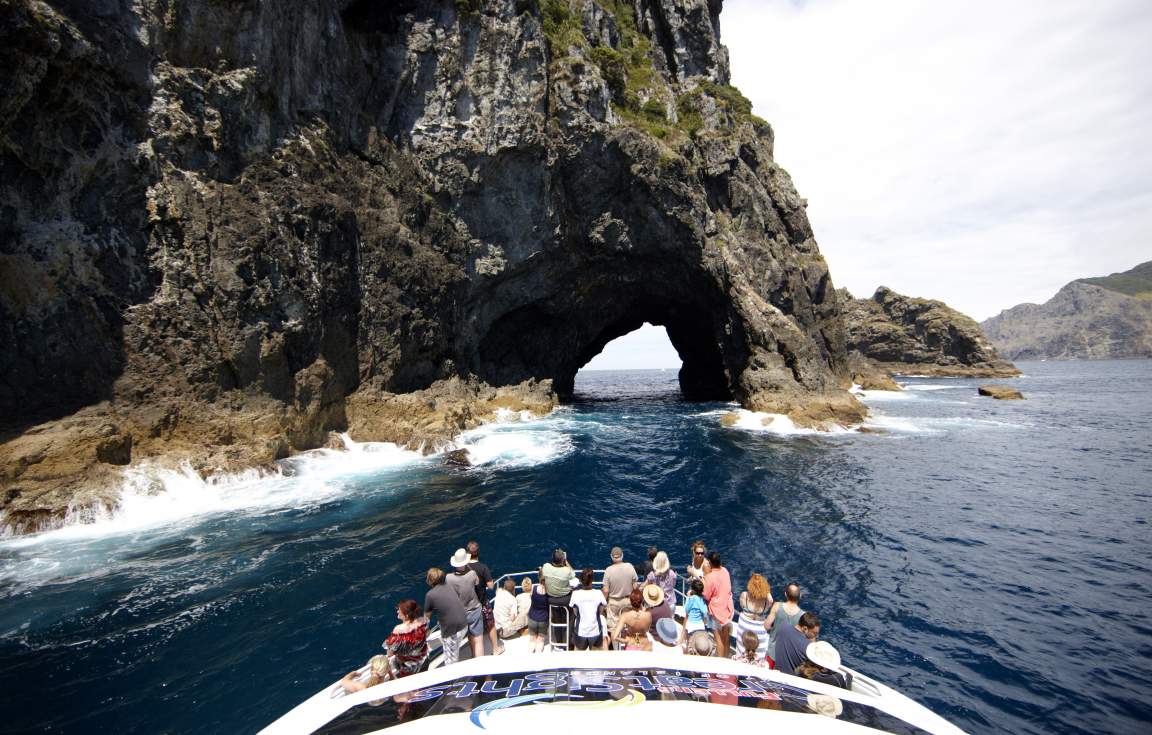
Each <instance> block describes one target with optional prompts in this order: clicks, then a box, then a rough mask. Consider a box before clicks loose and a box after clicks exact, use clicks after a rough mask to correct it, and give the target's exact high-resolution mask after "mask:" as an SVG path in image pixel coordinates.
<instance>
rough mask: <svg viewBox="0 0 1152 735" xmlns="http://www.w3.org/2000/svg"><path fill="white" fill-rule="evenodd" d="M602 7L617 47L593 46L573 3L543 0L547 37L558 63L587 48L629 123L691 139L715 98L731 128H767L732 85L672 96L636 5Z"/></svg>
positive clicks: (707, 84) (703, 86)
mask: <svg viewBox="0 0 1152 735" xmlns="http://www.w3.org/2000/svg"><path fill="white" fill-rule="evenodd" d="M461 1H466V0H458V2H461ZM597 4H598V5H599V6H600V7H601V8H602V9H603V10H604V11H606V12H607V13H609V14H610V15H611V16H612V17H613V18H614V19H615V21H616V30H617V33H618V35H619V45H618V48H610V47H608V46H602V45H599V46H595V47H593V46H592V44H591V42H590V41H589V40H588V38H587V37H585V35H584V28H583V22H582V18H581V16H580V15H579V13H577V12H575V11H573V9H572V6H571V5H570V3H569V2H568V0H542V2H541V3H540V13H541V18H542V20H543V26H544V35H545V37H546V38H547V39H548V45H549V48H550V49H551V50H552V56H553V59H554V60H560V59H565V58H567V57H568V56H570V55H571V52H572V49H573V48H579V49H582V50H584V52H585V53H586V54H587V56H588V58H590V59H591V61H592V63H594V64H595V65H596V66H597V67H598V68H599V69H600V74H601V76H602V77H603V78H604V81H605V83H606V84H607V85H608V89H609V91H610V92H611V94H612V108H613V110H614V111H615V112H616V114H617V115H618V116H619V117H620V118H622V119H623V120H624V121H626V122H628V123H630V124H631V125H632V126H633V127H636V128H638V129H639V130H641V131H643V132H645V133H647V134H649V135H651V136H653V137H655V138H659V139H660V140H667V139H669V138H672V137H676V136H679V135H684V136H688V137H691V136H693V135H695V134H696V133H697V132H698V131H699V130H701V129H702V128H703V127H704V121H705V117H704V113H705V110H706V109H708V108H709V107H710V106H709V105H706V104H705V103H704V101H703V99H702V97H704V96H708V97H711V98H712V99H713V100H715V104H716V107H718V108H719V110H720V112H721V113H723V117H724V118H726V120H725V122H726V123H727V125H729V126H732V127H734V126H736V125H738V124H740V123H743V122H752V123H753V124H754V125H756V126H757V127H760V126H764V127H767V126H768V123H766V122H765V121H764V120H761V119H760V118H758V117H756V116H755V115H753V114H752V103H751V102H749V101H748V98H747V97H745V96H744V95H743V94H741V93H740V90H738V89H737V88H736V87H733V86H731V85H728V84H716V83H715V82H713V81H711V80H707V79H704V80H697V87H696V89H694V90H692V91H691V92H688V93H686V94H680V95H675V97H674V98H673V94H672V92H671V90H670V89H669V88H668V86H667V85H666V84H664V80H663V79H662V78H661V77H660V75H659V74H657V72H656V68H655V63H654V60H653V58H652V51H653V46H652V41H651V40H650V39H649V38H648V37H647V36H645V35H644V34H643V33H641V32H640V29H639V26H638V25H637V22H636V15H635V11H634V10H633V7H632V4H631V3H630V2H628V0H597ZM673 110H674V113H673V112H672V111H673Z"/></svg>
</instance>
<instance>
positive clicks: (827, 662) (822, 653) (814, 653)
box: [804, 641, 840, 671]
mask: <svg viewBox="0 0 1152 735" xmlns="http://www.w3.org/2000/svg"><path fill="white" fill-rule="evenodd" d="M804 655H805V656H807V657H808V660H809V661H811V662H812V663H814V664H816V665H817V666H822V667H824V668H825V669H832V670H833V671H835V670H836V669H838V668H840V652H839V651H837V650H836V649H835V648H833V647H832V644H831V643H828V642H827V641H814V642H812V643H809V644H808V647H807V648H805V649H804Z"/></svg>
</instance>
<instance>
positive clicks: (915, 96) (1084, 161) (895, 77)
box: [721, 0, 1152, 319]
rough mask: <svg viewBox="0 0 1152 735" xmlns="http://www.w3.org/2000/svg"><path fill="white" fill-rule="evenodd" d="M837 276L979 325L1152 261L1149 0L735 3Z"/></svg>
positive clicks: (743, 59) (735, 16)
mask: <svg viewBox="0 0 1152 735" xmlns="http://www.w3.org/2000/svg"><path fill="white" fill-rule="evenodd" d="M721 24H722V35H723V39H724V42H725V44H726V45H727V46H728V49H729V52H730V54H731V60H732V73H733V83H734V84H736V85H737V86H738V87H740V89H741V90H742V91H743V92H744V94H745V95H746V96H748V97H749V99H751V100H752V102H753V106H754V109H755V111H756V112H757V114H759V115H761V116H762V117H764V118H766V119H767V120H768V121H769V122H771V123H772V124H773V127H774V128H775V130H776V158H777V160H778V161H779V162H780V163H781V164H782V165H783V166H784V167H785V168H787V169H788V170H789V172H790V173H791V174H792V176H793V178H794V179H795V181H796V185H797V188H798V189H799V190H800V192H801V194H802V195H804V196H805V197H807V198H808V201H809V209H808V214H809V217H810V218H811V220H812V224H813V227H814V229H815V231H816V235H817V239H818V240H819V241H820V245H821V250H822V251H823V253H824V254H825V257H826V258H827V259H828V262H829V265H830V267H831V269H832V275H833V279H834V280H835V282H836V283H837V285H840V286H847V287H848V288H849V289H851V290H852V291H853V292H854V293H855V294H856V295H869V294H871V292H872V290H873V289H874V288H875V287H876V286H878V285H881V284H884V285H887V286H890V287H892V288H894V289H896V290H898V291H901V292H904V293H909V294H911V295H918V296H927V297H931V298H939V299H943V300H945V301H947V302H948V303H950V304H951V305H953V306H955V307H956V308H959V309H960V310H961V311H964V312H966V313H968V314H971V315H972V316H974V317H976V318H978V319H983V318H986V317H988V316H991V315H992V314H995V313H996V312H998V311H999V310H1000V309H1003V308H1007V307H1010V306H1012V305H1014V304H1016V303H1019V302H1021V301H1044V300H1046V299H1047V298H1049V297H1050V296H1051V295H1052V294H1053V293H1055V291H1056V290H1057V289H1058V288H1059V287H1060V286H1062V285H1063V284H1064V283H1066V282H1068V281H1070V280H1073V279H1075V278H1080V277H1084V276H1093V275H1103V274H1107V273H1110V272H1113V271H1119V270H1126V269H1127V268H1130V267H1132V266H1133V265H1135V264H1136V263H1138V262H1141V261H1144V260H1148V259H1150V258H1152V245H1150V243H1149V234H1150V233H1152V206H1150V205H1152V146H1150V145H1149V143H1152V141H1150V140H1149V134H1148V131H1149V130H1152V74H1149V73H1148V71H1147V70H1148V69H1152V44H1149V39H1152V5H1149V4H1147V3H1145V2H1141V1H1139V0H1137V1H1129V2H1121V1H1120V0H1113V1H1110V2H1093V3H1085V2H1080V1H1079V0H1050V1H1048V2H1041V1H1039V0H1016V1H1015V2H1011V3H1003V2H991V1H990V0H973V1H970V2H966V3H939V2H922V1H920V0H883V1H873V2H860V1H858V0H815V1H814V2H807V3H796V2H791V1H789V0H768V1H764V0H728V1H727V2H726V3H725V7H724V12H723V14H722V16H721Z"/></svg>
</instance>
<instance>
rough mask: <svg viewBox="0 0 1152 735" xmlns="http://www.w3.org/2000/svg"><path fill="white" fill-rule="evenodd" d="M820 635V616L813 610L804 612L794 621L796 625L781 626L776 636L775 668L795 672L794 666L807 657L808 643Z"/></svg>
mask: <svg viewBox="0 0 1152 735" xmlns="http://www.w3.org/2000/svg"><path fill="white" fill-rule="evenodd" d="M819 635H820V618H818V617H816V613H814V612H806V613H804V614H803V615H801V616H800V619H799V620H798V621H796V625H789V626H786V627H784V628H781V630H780V633H779V634H778V635H777V636H776V670H777V671H779V672H781V673H783V674H795V673H796V667H797V666H799V665H800V664H802V663H804V660H805V659H806V658H807V656H806V655H805V651H806V650H807V649H808V644H809V643H811V642H812V641H814V640H816V638H817V637H819Z"/></svg>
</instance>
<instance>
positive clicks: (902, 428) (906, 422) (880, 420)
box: [864, 414, 942, 434]
mask: <svg viewBox="0 0 1152 735" xmlns="http://www.w3.org/2000/svg"><path fill="white" fill-rule="evenodd" d="M918 421H920V420H919V419H910V418H906V417H904V416H884V415H881V414H872V415H871V416H869V417H868V420H867V421H866V422H864V426H865V427H866V428H869V429H881V430H883V431H887V432H892V433H894V434H940V433H942V432H941V431H940V429H935V428H931V427H928V426H924V425H921V424H920V423H917V422H918Z"/></svg>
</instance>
